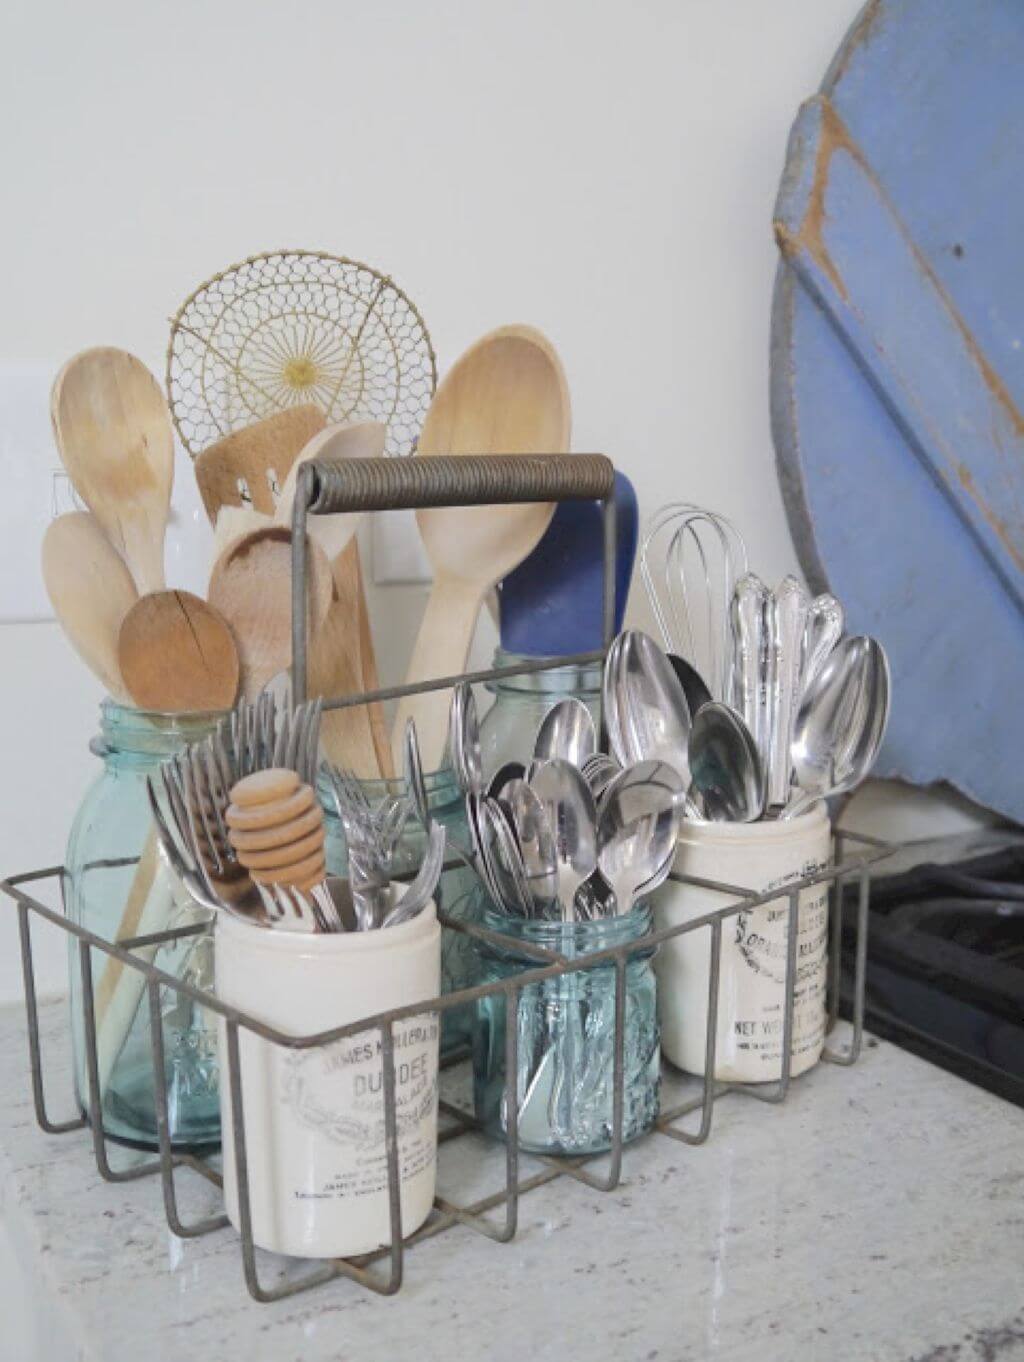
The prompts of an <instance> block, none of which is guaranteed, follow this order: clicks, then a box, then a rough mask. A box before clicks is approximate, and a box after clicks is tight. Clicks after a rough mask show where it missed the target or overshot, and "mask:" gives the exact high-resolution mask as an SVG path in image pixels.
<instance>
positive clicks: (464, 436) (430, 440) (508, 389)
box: [391, 326, 571, 770]
mask: <svg viewBox="0 0 1024 1362" xmlns="http://www.w3.org/2000/svg"><path fill="white" fill-rule="evenodd" d="M570 421H571V415H570V406H569V390H568V386H567V384H566V380H565V373H564V371H563V369H562V365H561V363H560V361H559V358H558V355H557V354H556V352H555V350H554V348H553V347H552V345H551V344H550V343H549V342H548V341H547V340H546V339H545V337H544V336H542V335H541V333H540V332H539V331H535V330H534V329H533V328H532V327H528V326H505V327H501V328H500V329H499V330H497V331H492V332H491V333H490V334H489V335H487V336H484V337H483V338H482V339H481V340H479V341H477V343H476V344H475V345H474V346H472V347H471V348H470V349H469V350H467V351H466V353H465V354H464V355H463V356H462V358H461V359H460V360H459V361H458V362H457V363H456V365H455V367H454V368H453V369H452V370H451V371H450V372H449V373H448V375H447V376H446V378H445V380H444V382H443V383H442V384H441V386H440V387H439V388H438V390H437V393H436V394H435V396H434V400H433V402H432V403H431V406H430V410H429V411H428V412H427V419H426V421H425V423H424V426H423V431H422V433H421V435H420V440H419V448H418V456H419V457H421V458H422V457H429V456H430V455H432V454H562V453H566V452H567V451H568V449H569V432H570ZM553 512H554V506H552V505H551V504H534V505H525V506H470V507H451V508H449V507H438V508H430V509H426V510H419V511H417V512H416V519H417V521H418V523H419V527H420V534H421V535H422V537H423V543H424V546H425V548H426V550H427V556H428V557H429V559H430V562H431V566H432V567H433V570H434V585H433V589H432V591H431V593H430V598H429V600H428V602H427V609H426V613H425V614H424V617H423V623H422V624H421V626H420V632H419V636H418V637H417V639H416V645H415V648H414V649H413V655H412V661H411V662H410V664H409V672H408V676H407V681H408V682H409V683H410V684H411V683H412V682H415V681H425V680H427V679H429V678H431V677H437V676H448V675H451V674H454V673H456V672H461V671H462V670H463V669H464V668H465V665H466V659H467V657H468V656H469V648H470V644H471V643H472V641H473V632H474V630H475V628H476V622H477V617H478V615H479V613H480V607H481V604H482V603H483V600H484V597H485V596H486V595H487V592H488V591H490V590H491V588H492V587H493V586H494V585H495V584H496V583H497V582H499V581H500V580H501V579H502V578H503V577H504V576H505V575H506V574H507V573H509V572H511V570H512V569H513V568H514V567H516V566H517V565H518V564H519V563H521V562H522V560H523V559H524V558H525V557H526V556H527V554H529V553H531V552H532V551H533V549H534V548H535V547H536V545H537V543H538V542H539V540H540V538H541V536H542V535H543V533H544V531H545V530H546V529H547V527H548V522H549V521H550V519H551V516H552V514H553ZM447 713H448V696H447V695H446V694H445V693H444V692H443V691H433V692H431V693H428V694H425V695H413V696H409V697H407V698H406V699H404V700H402V701H401V702H400V703H399V706H398V714H397V718H396V721H395V727H394V729H393V731H392V739H391V741H392V750H393V752H394V754H395V760H396V762H397V761H399V760H400V757H401V747H402V740H403V735H404V733H405V725H406V721H407V720H408V719H409V718H414V719H415V720H416V728H417V731H418V733H419V739H420V749H421V752H422V756H423V762H424V766H425V769H427V770H435V769H436V768H437V767H438V766H439V765H440V762H441V757H442V754H443V752H444V744H445V735H446V731H447Z"/></svg>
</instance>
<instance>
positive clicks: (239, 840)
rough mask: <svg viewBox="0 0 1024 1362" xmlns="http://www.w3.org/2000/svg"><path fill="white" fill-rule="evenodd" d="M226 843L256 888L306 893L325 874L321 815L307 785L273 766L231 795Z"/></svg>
mask: <svg viewBox="0 0 1024 1362" xmlns="http://www.w3.org/2000/svg"><path fill="white" fill-rule="evenodd" d="M227 824H228V838H229V840H230V842H231V845H232V846H233V847H234V849H235V851H236V852H237V854H238V859H239V860H240V861H241V862H242V864H243V865H244V866H245V868H246V870H248V872H249V874H250V876H251V877H252V879H253V880H254V881H255V883H256V884H264V885H270V884H277V885H286V886H288V887H290V888H293V889H301V890H304V891H307V892H308V891H309V890H310V889H312V888H314V886H316V885H318V884H321V883H322V882H323V880H324V878H325V876H326V873H327V865H326V861H325V857H324V815H323V810H322V809H321V807H320V805H319V804H318V803H317V799H316V794H315V792H314V790H313V787H312V786H311V785H305V784H303V782H302V781H300V780H299V777H298V776H297V775H296V773H295V772H294V771H291V770H288V769H287V768H286V767H280V766H275V767H271V768H270V769H269V770H266V771H255V772H254V773H253V774H252V775H251V776H245V777H244V779H242V780H240V781H238V783H237V784H236V785H234V786H233V787H232V790H231V803H230V805H229V806H228V811H227Z"/></svg>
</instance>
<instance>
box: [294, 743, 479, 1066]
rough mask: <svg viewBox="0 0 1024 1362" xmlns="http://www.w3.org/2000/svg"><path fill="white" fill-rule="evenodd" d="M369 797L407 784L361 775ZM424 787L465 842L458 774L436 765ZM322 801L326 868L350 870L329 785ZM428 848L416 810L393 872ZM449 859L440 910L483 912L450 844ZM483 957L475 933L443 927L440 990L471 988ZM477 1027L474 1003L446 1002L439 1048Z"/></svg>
mask: <svg viewBox="0 0 1024 1362" xmlns="http://www.w3.org/2000/svg"><path fill="white" fill-rule="evenodd" d="M359 784H360V786H361V787H362V790H363V792H364V794H365V795H366V798H367V799H368V800H369V802H370V804H371V806H372V807H374V808H376V807H377V806H378V805H379V804H380V803H381V801H382V800H383V799H384V798H385V797H386V796H387V795H399V796H400V795H404V794H405V790H406V786H405V781H404V780H402V779H395V780H362V781H360V782H359ZM423 784H424V786H425V788H426V794H427V805H428V807H429V809H430V812H431V814H432V815H433V816H434V817H435V818H436V819H437V820H438V822H440V823H443V824H444V826H445V827H446V828H449V829H450V830H451V833H452V836H453V837H455V838H456V839H457V840H458V841H459V843H460V844H461V845H462V846H466V845H468V843H469V829H468V827H467V826H466V809H465V805H464V803H463V799H462V794H461V792H460V790H459V787H458V785H457V784H456V783H455V776H454V775H453V773H452V772H451V770H450V769H448V768H444V767H443V768H442V769H441V770H440V771H433V772H431V773H430V774H429V775H427V774H425V775H424V777H423ZM320 801H321V803H322V804H323V806H324V812H325V815H326V817H325V830H326V841H327V869H328V872H329V873H330V874H331V875H341V876H342V877H344V876H346V875H347V873H348V868H347V867H348V855H347V851H346V847H345V835H344V833H343V832H342V829H341V824H340V822H339V821H338V814H337V810H336V809H335V806H334V800H333V798H332V796H331V795H330V793H329V791H328V789H327V787H326V786H324V785H323V784H321V787H320ZM425 850H426V836H425V834H424V831H423V828H422V826H421V824H420V822H419V819H418V818H416V816H415V814H413V815H412V816H411V817H410V818H409V821H408V822H407V823H406V825H405V830H404V832H403V834H402V839H401V841H400V842H399V844H398V849H397V851H396V853H395V857H394V860H393V862H392V864H391V865H390V867H389V871H390V873H391V874H392V875H403V874H405V875H412V874H415V872H416V871H417V870H418V869H419V867H420V862H421V861H422V860H423V853H424V851H425ZM445 863H446V864H448V865H450V869H448V870H445V871H443V872H442V875H441V879H440V882H439V884H438V887H437V890H436V892H435V896H434V897H435V899H436V902H437V907H438V910H439V911H442V912H445V913H448V914H449V915H450V916H452V917H454V918H465V917H467V916H468V915H469V914H471V913H472V914H478V913H479V901H478V899H477V897H476V895H475V891H476V888H477V885H478V884H479V881H478V880H477V877H476V875H475V874H474V873H473V872H472V871H471V870H470V869H469V868H468V867H467V866H464V865H463V864H462V862H461V861H459V860H458V858H457V857H456V856H455V854H454V853H453V852H452V851H451V849H450V848H448V849H446V851H445ZM478 971H479V963H478V959H477V953H476V947H475V944H474V942H473V940H472V938H471V937H469V936H467V935H466V934H465V933H464V932H457V931H453V930H452V929H451V928H448V927H445V928H443V929H442V932H441V992H442V993H455V992H456V991H458V990H459V989H463V988H470V987H471V986H472V985H473V984H475V983H476V981H477V974H478ZM472 1027H473V1009H472V1007H470V1006H468V1005H467V1006H465V1007H453V1008H448V1009H447V1011H445V1012H444V1013H443V1017H442V1022H441V1054H442V1055H447V1054H450V1053H451V1052H452V1051H453V1050H455V1049H457V1048H459V1047H460V1046H462V1045H465V1044H467V1043H468V1041H469V1038H470V1035H471V1032H472Z"/></svg>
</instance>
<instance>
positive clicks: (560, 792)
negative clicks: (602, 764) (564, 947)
mask: <svg viewBox="0 0 1024 1362" xmlns="http://www.w3.org/2000/svg"><path fill="white" fill-rule="evenodd" d="M530 785H531V787H532V789H533V791H534V793H535V794H536V795H537V796H538V798H539V799H540V801H541V804H542V805H543V807H544V812H545V813H546V815H547V820H548V825H549V827H550V829H551V835H552V837H553V838H554V843H555V865H556V868H557V874H558V901H559V903H560V904H561V905H562V917H563V920H564V921H566V922H573V921H575V919H576V910H575V898H576V890H577V889H578V888H579V887H580V885H581V884H582V883H583V881H584V880H586V879H588V878H589V877H590V875H592V874H593V872H594V870H595V868H596V866H597V807H596V805H595V804H594V796H593V795H592V794H591V793H590V787H589V786H588V785H587V782H586V781H585V780H584V779H583V777H582V776H581V775H580V773H579V771H577V770H576V767H575V766H570V765H569V763H568V762H567V761H558V760H555V761H545V762H542V763H541V765H540V766H539V767H538V768H537V770H536V771H535V773H534V774H533V775H532V776H531V778H530Z"/></svg>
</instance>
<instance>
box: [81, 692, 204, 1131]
mask: <svg viewBox="0 0 1024 1362" xmlns="http://www.w3.org/2000/svg"><path fill="white" fill-rule="evenodd" d="M218 717H219V716H218V715H215V714H213V715H210V714H203V715H182V714H151V713H146V712H144V711H142V710H136V709H130V708H128V707H125V706H122V705H118V704H115V703H114V702H113V701H112V700H106V701H104V703H103V705H102V706H101V719H100V736H99V737H98V738H95V739H94V740H93V742H92V743H91V750H92V751H93V753H95V755H96V756H98V757H99V758H100V759H101V760H102V762H103V768H102V770H101V771H100V773H99V774H98V775H97V777H96V779H95V780H94V781H93V783H92V785H91V786H90V788H89V790H88V791H87V793H86V795H85V798H84V799H83V800H82V803H81V805H80V806H79V809H78V813H77V815H76V816H75V821H74V823H73V825H72V828H71V835H70V837H69V839H68V847H67V855H66V857H65V872H66V873H65V878H64V903H65V911H66V913H67V915H68V917H69V918H70V919H71V921H72V922H76V923H78V924H79V925H80V926H82V927H85V928H87V929H88V930H89V931H91V932H95V933H96V935H97V936H101V937H103V938H105V939H106V940H108V941H126V940H129V939H131V938H134V937H137V936H146V935H149V934H151V933H154V932H161V931H165V930H168V929H174V928H181V927H192V926H199V925H205V924H207V923H208V922H209V920H210V917H211V914H210V913H209V911H208V910H206V909H204V908H200V907H199V906H198V905H197V904H196V903H195V902H194V900H193V899H192V898H191V897H190V895H189V894H188V893H187V891H186V890H185V888H184V887H183V885H182V884H181V883H180V881H179V880H178V879H177V877H176V876H175V875H174V874H173V873H172V871H171V870H170V867H169V866H168V865H167V864H166V862H165V861H164V859H163V856H162V855H161V854H160V853H159V851H158V847H157V843H156V839H155V833H154V831H153V822H152V817H151V815H150V809H149V802H148V799H147V796H146V777H147V776H148V775H151V774H152V773H153V772H155V771H156V770H157V768H158V766H159V764H160V763H161V762H162V761H164V760H165V759H166V758H167V757H170V756H172V755H173V754H174V753H175V752H178V751H180V750H181V749H182V748H183V747H185V746H187V745H188V744H189V743H192V742H197V741H199V740H200V739H201V738H204V737H205V736H206V735H207V734H208V733H209V732H210V731H211V729H212V727H213V726H214V724H215V723H216V721H217V719H218ZM212 952H213V942H212V937H211V936H210V935H209V933H207V932H202V933H199V934H196V935H190V936H185V937H183V938H179V939H177V940H175V941H173V942H169V943H167V944H164V945H161V946H159V947H142V948H140V949H139V950H138V951H137V952H136V953H137V954H138V956H139V958H140V959H145V960H148V961H151V962H152V963H154V964H155V965H157V966H158V967H159V968H160V969H162V970H165V971H166V972H167V973H168V974H172V975H174V976H176V977H177V978H181V979H186V980H188V982H189V983H192V984H194V985H196V986H197V987H200V988H212V985H213V955H212ZM90 954H91V957H92V959H91V975H92V987H93V998H94V1015H95V1019H96V1039H97V1044H96V1050H97V1060H98V1065H99V1079H100V1094H101V1111H102V1118H103V1129H104V1131H105V1132H106V1134H107V1135H108V1136H110V1137H111V1138H112V1139H115V1140H119V1141H122V1142H124V1143H128V1144H132V1145H137V1146H141V1147H143V1148H156V1145H157V1125H156V1110H155V1100H154V1094H155V1090H156V1089H155V1074H154V1070H153V1055H152V1047H151V1045H150V1012H149V1001H148V997H147V993H146V986H145V980H144V978H143V976H142V975H141V974H140V973H139V972H138V971H136V970H133V969H131V968H130V967H128V966H124V967H122V965H121V962H120V961H118V960H114V959H113V958H112V957H111V956H108V955H105V954H104V953H103V952H102V951H99V950H92V951H91V952H90ZM68 963H69V971H70V992H71V1035H72V1049H73V1057H74V1070H75V1089H76V1093H77V1096H78V1102H79V1105H80V1107H81V1109H82V1111H83V1112H86V1111H88V1108H89V1081H88V1076H87V1075H88V1069H87V1067H86V1065H87V1060H86V1045H85V1023H84V1016H83V1011H82V1003H83V988H82V976H81V965H80V958H79V948H78V942H77V940H75V939H74V938H70V947H69V962H68ZM160 1003H161V1011H162V1019H163V1029H162V1034H163V1042H164V1062H165V1068H164V1075H163V1086H164V1091H165V1094H166V1097H167V1111H168V1119H169V1125H170V1136H171V1141H172V1143H173V1144H174V1145H175V1146H177V1147H179V1148H184V1149H189V1148H197V1147H203V1146H206V1145H211V1144H216V1143H217V1142H218V1141H219V1140H220V1110H219V1103H218V1096H217V1043H216V1032H215V1029H214V1026H213V1018H212V1017H210V1016H208V1015H207V1014H206V1013H205V1011H204V1010H203V1009H202V1008H201V1007H199V1006H197V1005H196V1004H193V1003H192V1002H190V1001H189V1000H188V999H185V998H183V997H182V996H181V995H180V994H178V993H176V992H175V991H174V990H173V989H171V988H163V989H161V997H160Z"/></svg>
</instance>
